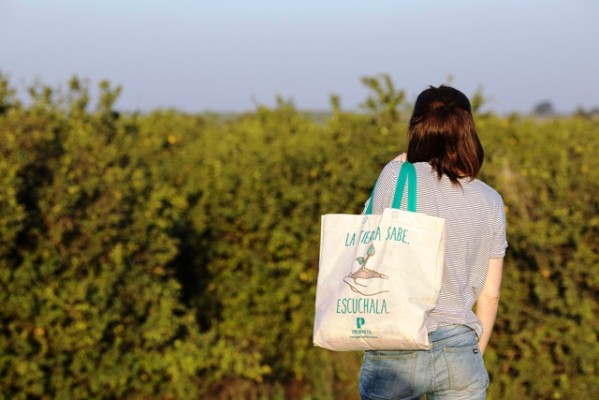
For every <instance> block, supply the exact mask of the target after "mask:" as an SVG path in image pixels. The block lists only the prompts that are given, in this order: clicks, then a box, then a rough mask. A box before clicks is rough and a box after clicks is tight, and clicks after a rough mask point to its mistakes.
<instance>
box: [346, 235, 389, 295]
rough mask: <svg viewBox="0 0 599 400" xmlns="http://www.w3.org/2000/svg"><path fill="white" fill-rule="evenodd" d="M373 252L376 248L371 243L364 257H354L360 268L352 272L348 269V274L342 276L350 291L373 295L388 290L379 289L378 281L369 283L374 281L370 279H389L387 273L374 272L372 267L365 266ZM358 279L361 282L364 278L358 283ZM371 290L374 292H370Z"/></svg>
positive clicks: (380, 286) (380, 287)
mask: <svg viewBox="0 0 599 400" xmlns="http://www.w3.org/2000/svg"><path fill="white" fill-rule="evenodd" d="M375 253H376V249H375V248H374V245H372V244H371V245H370V247H369V248H368V250H367V251H366V257H358V258H356V261H357V262H358V264H360V268H359V269H358V270H357V271H356V272H353V273H352V272H351V269H350V272H349V275H347V276H346V277H345V278H343V282H345V283H347V284H348V285H349V287H350V288H351V290H352V291H354V292H356V293H360V294H361V295H364V296H374V295H376V294H380V293H385V292H388V290H380V289H382V285H381V284H380V282H376V284H373V285H371V283H374V281H371V279H387V280H388V279H389V277H388V276H387V275H384V274H381V273H379V272H376V271H375V270H373V269H369V268H366V263H368V260H369V259H370V257H372V256H374V254H375ZM352 269H353V268H352ZM358 279H360V281H361V282H362V281H364V280H366V281H365V282H364V283H359V282H358ZM358 286H360V287H358ZM371 286H372V287H374V289H373V288H371ZM369 289H370V290H369ZM373 290H374V291H375V292H374V293H371V291H373Z"/></svg>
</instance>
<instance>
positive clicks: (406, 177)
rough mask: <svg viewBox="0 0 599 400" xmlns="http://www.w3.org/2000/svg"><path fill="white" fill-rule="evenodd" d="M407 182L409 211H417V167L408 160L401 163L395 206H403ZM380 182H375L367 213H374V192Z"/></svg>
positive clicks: (394, 200)
mask: <svg viewBox="0 0 599 400" xmlns="http://www.w3.org/2000/svg"><path fill="white" fill-rule="evenodd" d="M406 182H407V183H408V207H407V208H408V211H410V212H416V189H417V187H416V168H415V167H414V164H411V163H409V162H407V161H405V162H403V163H402V164H401V169H400V171H399V177H398V178H397V185H396V186H395V195H394V196H393V205H392V207H393V208H397V209H399V208H400V207H401V201H402V199H403V192H404V189H405V187H406ZM377 183H378V182H376V183H375V184H374V187H373V188H372V194H371V196H370V201H369V202H368V207H367V208H366V212H365V214H366V215H369V214H372V204H373V203H374V194H375V192H376V185H377Z"/></svg>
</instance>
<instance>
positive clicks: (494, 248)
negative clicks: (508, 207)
mask: <svg viewBox="0 0 599 400" xmlns="http://www.w3.org/2000/svg"><path fill="white" fill-rule="evenodd" d="M506 225H507V224H506V219H505V207H504V205H503V200H501V202H500V203H499V204H497V206H496V213H495V221H494V222H493V242H492V244H491V258H503V257H504V256H505V249H506V248H507V247H508V243H507V237H506Z"/></svg>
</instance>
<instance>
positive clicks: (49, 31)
mask: <svg viewBox="0 0 599 400" xmlns="http://www.w3.org/2000/svg"><path fill="white" fill-rule="evenodd" d="M598 48H599V0H451V1H450V0H394V1H392V0H362V1H358V0H336V1H331V0H302V1H294V2H291V1H287V2H286V1H282V0H279V1H274V0H247V1H243V0H238V1H233V0H211V1H203V0H199V1H191V0H169V1H167V0H103V1H91V0H54V1H51V0H47V1H42V0H0V71H2V72H3V73H4V74H7V75H8V77H9V79H10V81H11V83H12V84H13V86H16V87H17V88H18V89H22V88H24V87H26V86H28V85H30V84H31V83H33V82H34V81H35V80H39V81H41V82H43V83H45V84H48V85H50V86H54V87H56V86H58V85H62V86H64V85H66V82H67V81H68V79H69V78H70V77H71V76H73V75H75V74H76V75H78V76H79V77H82V78H87V79H89V80H90V81H91V83H92V84H93V85H96V84H97V83H98V82H99V81H100V80H101V79H108V80H110V81H111V82H112V83H113V84H114V85H117V84H119V85H122V86H123V94H122V96H121V99H120V101H119V103H118V104H117V106H118V107H119V108H122V109H126V110H134V109H139V110H142V111H148V110H151V109H154V108H158V107H174V108H177V109H180V110H184V111H189V112H196V111H197V112H202V111H206V110H211V111H240V110H249V109H254V108H255V106H256V104H266V105H272V104H274V99H275V97H276V96H277V95H280V96H282V97H283V98H285V99H292V100H293V101H294V103H295V104H296V105H297V107H298V108H300V109H325V110H326V109H330V106H329V98H330V95H332V94H336V95H339V96H340V97H341V104H342V107H343V108H345V109H354V108H356V106H357V105H358V104H359V103H361V102H362V101H364V99H365V98H366V95H367V91H366V89H365V88H364V86H363V85H362V84H361V83H360V78H361V77H363V76H373V75H377V74H380V73H387V74H389V75H390V76H391V77H392V78H393V80H394V82H395V85H396V86H397V87H398V88H401V89H405V91H406V93H407V95H408V99H409V100H410V101H412V100H414V98H415V96H416V95H417V94H418V93H419V92H420V91H421V90H422V89H424V88H426V87H427V86H428V85H429V84H433V85H438V84H441V83H445V82H446V80H447V77H448V76H450V75H451V76H453V85H454V86H455V87H457V88H458V89H461V90H462V91H464V92H465V93H466V94H467V95H472V94H473V93H474V92H475V91H476V90H477V89H478V88H482V91H483V93H484V94H485V95H486V96H487V97H488V98H489V103H488V105H487V109H491V110H494V111H496V112H499V113H506V112H510V111H520V112H528V111H530V110H531V109H532V108H533V107H534V106H535V105H536V104H538V103H539V102H541V101H545V100H548V101H551V102H552V103H553V105H554V106H555V108H556V109H557V110H558V111H560V112H571V111H574V110H575V109H576V108H577V107H584V108H587V109H588V108H592V107H597V106H599V95H598V93H599V50H597V49H598Z"/></svg>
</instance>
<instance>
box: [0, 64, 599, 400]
mask: <svg viewBox="0 0 599 400" xmlns="http://www.w3.org/2000/svg"><path fill="white" fill-rule="evenodd" d="M363 82H364V84H366V85H367V86H368V88H369V89H370V91H371V94H370V95H369V97H368V98H367V99H366V101H365V103H364V108H365V113H348V112H343V111H342V110H341V109H340V107H339V99H338V98H335V97H333V98H332V99H331V103H332V111H331V113H330V115H329V116H327V117H326V119H325V121H324V122H322V121H316V120H314V119H313V118H312V117H311V115H309V114H306V113H302V112H300V111H298V110H296V109H295V107H294V106H293V104H291V103H288V102H285V101H282V100H279V101H278V104H277V105H276V106H275V107H274V108H266V107H262V106H260V107H257V108H256V110H254V111H253V112H251V113H246V114H243V115H236V116H229V117H226V118H224V117H222V116H219V115H210V114H202V115H190V114H184V113H181V112H178V111H175V110H158V111H154V112H151V113H147V114H124V113H119V112H118V111H116V110H115V107H114V104H115V101H116V100H117V99H118V94H119V92H120V88H113V87H111V86H110V84H109V83H108V82H101V83H100V97H99V99H98V102H97V104H96V105H94V106H92V105H91V104H90V97H91V96H90V94H89V90H88V87H87V86H86V85H85V84H84V83H82V82H81V81H80V80H79V79H77V78H73V79H72V80H71V82H69V85H68V89H67V91H66V93H61V92H60V91H59V90H55V89H52V88H48V87H45V86H42V85H34V86H33V87H31V88H30V90H29V93H30V97H31V99H30V101H28V102H27V105H24V103H23V102H22V101H21V100H20V99H18V98H17V96H16V91H15V90H14V89H12V88H11V87H10V84H9V82H8V80H7V79H6V78H5V77H3V76H2V75H0V152H1V155H2V156H1V158H0V180H1V185H2V190H1V191H0V238H1V240H0V284H1V285H2V288H3V290H2V291H0V304H1V307H0V319H1V322H2V325H1V327H0V354H1V356H0V377H1V379H0V395H1V396H2V397H5V398H11V399H12V398H16V399H19V398H22V399H26V398H40V399H43V398H47V399H49V398H71V399H83V398H115V399H125V398H126V399H135V398H140V399H141V398H143V399H151V398H153V399H196V398H214V399H225V398H226V399H246V398H256V399H258V398H273V399H277V398H280V399H282V398H290V399H335V398H346V399H351V398H358V391H357V378H358V373H359V367H360V362H361V355H360V354H359V353H333V352H329V351H326V350H321V349H317V348H314V347H313V346H312V344H311V334H312V318H313V307H314V295H315V286H316V277H317V272H318V251H319V241H320V239H319V235H320V224H319V221H320V215H321V214H325V213H331V212H348V213H358V212H360V211H361V210H362V206H363V202H364V201H365V200H366V198H367V197H368V195H369V191H370V189H371V186H372V184H373V182H374V179H375V178H376V176H377V175H378V173H379V171H380V169H381V167H382V166H383V165H384V164H385V163H386V162H387V161H388V160H390V159H391V158H393V157H394V156H395V155H396V154H397V153H399V152H400V151H402V150H403V149H405V133H404V132H405V127H406V117H407V114H406V112H407V111H408V109H409V104H408V103H407V102H406V100H405V94H404V93H403V92H402V91H397V90H396V89H395V87H394V85H393V83H392V82H391V80H390V79H389V78H388V77H385V76H382V77H373V78H365V79H364V80H363ZM474 98H475V99H476V103H477V106H476V109H477V110H478V109H479V108H480V104H481V103H482V101H483V98H482V95H481V94H480V93H477V94H475V95H474ZM597 122H598V121H597V119H596V118H595V119H593V117H583V116H580V117H565V116H563V117H552V118H550V119H535V118H534V117H527V116H518V115H512V116H510V117H498V116H496V115H493V114H492V113H488V114H484V115H483V114H480V115H477V126H478V129H479V133H480V135H481V140H482V141H483V145H484V146H485V149H486V155H487V156H486V161H485V164H484V166H483V170H482V176H481V178H482V179H483V180H485V181H487V182H488V183H490V184H491V185H493V186H494V187H496V188H497V190H498V191H499V192H500V193H502V195H503V196H504V200H505V204H506V210H507V217H508V225H509V227H508V240H509V242H510V247H509V249H508V256H507V258H506V267H505V277H504V284H503V291H502V301H501V306H500V313H499V317H498V321H497V327H496V331H495V333H494V335H493V338H492V341H491V346H490V348H489V350H488V352H487V353H486V354H485V359H486V362H487V366H488V368H489V372H490V374H491V377H492V384H491V387H490V393H489V397H490V398H493V399H503V398H521V397H522V398H537V399H549V398H551V399H554V398H569V397H575V398H576V397H588V396H589V395H592V394H596V393H597V387H599V380H598V378H597V376H598V371H599V365H598V361H597V360H599V354H598V352H599V349H598V347H597V335H598V332H599V323H598V322H597V320H596V318H594V316H595V315H596V314H597V312H598V304H597V299H598V298H599V296H598V294H599V293H598V287H599V285H598V283H599V270H598V269H597V265H598V264H599V263H598V252H597V249H599V232H598V230H599V228H598V227H599V217H598V215H599V213H598V211H599V200H598V199H599V188H598V182H599V176H597V174H598V172H597V171H599V168H598V165H597V161H596V157H595V155H596V154H597V152H598V151H599V149H598V147H599V139H598V138H599V132H598V130H599V124H598V123H597Z"/></svg>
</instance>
